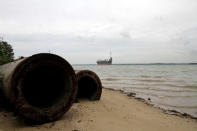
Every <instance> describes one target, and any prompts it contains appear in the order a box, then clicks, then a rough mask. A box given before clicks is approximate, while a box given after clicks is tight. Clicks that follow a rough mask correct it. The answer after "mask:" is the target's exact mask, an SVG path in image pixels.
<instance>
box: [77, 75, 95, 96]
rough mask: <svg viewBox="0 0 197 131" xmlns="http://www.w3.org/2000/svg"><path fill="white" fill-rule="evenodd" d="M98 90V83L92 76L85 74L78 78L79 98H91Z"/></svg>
mask: <svg viewBox="0 0 197 131" xmlns="http://www.w3.org/2000/svg"><path fill="white" fill-rule="evenodd" d="M96 91H97V83H96V82H95V80H94V79H92V78H91V77H88V76H85V77H82V78H81V79H79V80H78V94H77V97H78V98H91V97H93V96H94V94H96Z"/></svg>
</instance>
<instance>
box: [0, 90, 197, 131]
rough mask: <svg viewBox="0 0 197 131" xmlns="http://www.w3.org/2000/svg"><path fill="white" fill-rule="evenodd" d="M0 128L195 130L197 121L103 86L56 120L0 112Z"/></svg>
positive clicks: (8, 130) (25, 130) (9, 130)
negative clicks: (94, 97)
mask: <svg viewBox="0 0 197 131" xmlns="http://www.w3.org/2000/svg"><path fill="white" fill-rule="evenodd" d="M0 123H1V124H0V131H19V130H20V131H34V130H42V131H45V130H46V131H49V130H50V131H54V130H60V131H62V130H66V131H109V130H111V131H158V130H160V131H196V130H197V121H196V120H194V119H189V118H181V117H179V116H174V115H169V114H165V113H164V112H163V111H162V110H160V109H158V108H154V107H152V106H150V105H147V104H145V103H144V102H141V101H139V100H136V99H135V98H133V97H128V96H127V95H124V94H121V93H120V92H119V91H112V90H108V89H103V94H102V97H101V100H100V101H93V102H91V101H88V100H80V101H79V103H75V104H74V105H73V106H72V107H71V109H70V110H69V111H68V112H67V113H66V114H65V115H64V116H63V117H62V118H61V119H60V120H57V121H55V122H51V123H46V124H43V125H36V126H35V125H34V126H29V125H26V124H24V123H23V122H22V121H21V120H20V119H19V118H17V117H15V116H14V115H13V114H12V113H9V112H5V111H1V112H0Z"/></svg>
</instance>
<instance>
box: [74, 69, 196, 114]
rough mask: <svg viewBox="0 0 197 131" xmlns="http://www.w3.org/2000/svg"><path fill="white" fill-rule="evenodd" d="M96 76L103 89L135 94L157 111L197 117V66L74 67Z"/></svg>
mask: <svg viewBox="0 0 197 131" xmlns="http://www.w3.org/2000/svg"><path fill="white" fill-rule="evenodd" d="M73 67H74V69H77V70H81V69H89V70H92V71H94V72H96V73H97V74H98V76H99V77H100V79H101V81H102V84H103V86H104V87H107V88H113V89H117V90H119V89H120V90H123V91H125V92H134V93H136V96H137V97H141V98H144V99H146V100H147V99H148V98H150V99H151V102H152V103H153V104H154V105H155V106H158V107H161V108H164V109H168V110H177V111H179V112H182V113H188V114H190V115H192V116H194V117H197V65H107V66H101V65H74V66H73Z"/></svg>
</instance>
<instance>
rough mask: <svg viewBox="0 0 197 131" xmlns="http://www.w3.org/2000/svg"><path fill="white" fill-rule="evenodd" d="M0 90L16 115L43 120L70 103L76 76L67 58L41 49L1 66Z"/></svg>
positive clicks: (74, 88) (72, 97)
mask: <svg viewBox="0 0 197 131" xmlns="http://www.w3.org/2000/svg"><path fill="white" fill-rule="evenodd" d="M0 90H1V92H2V93H3V96H4V98H2V99H5V101H6V102H5V101H4V103H5V104H6V105H9V107H10V108H11V110H12V111H14V112H15V113H16V114H17V115H19V116H20V117H22V118H24V119H25V120H26V121H28V122H34V123H45V122H49V121H54V120H56V119H58V118H59V117H61V116H62V115H63V114H64V113H65V112H67V111H68V109H69V108H70V107H71V105H72V103H73V101H74V99H75V97H76V93H77V79H76V75H75V72H74V70H73V68H72V67H71V65H70V64H69V63H68V62H67V61H66V60H64V59H63V58H61V57H59V56H57V55H53V54H49V53H42V54H36V55H33V56H30V57H27V58H21V59H19V60H17V61H14V62H11V63H8V64H5V65H2V66H0ZM0 99H1V98H0Z"/></svg>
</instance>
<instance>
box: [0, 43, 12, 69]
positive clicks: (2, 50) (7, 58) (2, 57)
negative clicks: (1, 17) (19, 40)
mask: <svg viewBox="0 0 197 131" xmlns="http://www.w3.org/2000/svg"><path fill="white" fill-rule="evenodd" d="M13 60H14V52H13V48H12V46H11V45H10V44H8V43H7V42H6V41H0V65H3V64H6V63H9V62H12V61H13Z"/></svg>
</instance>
